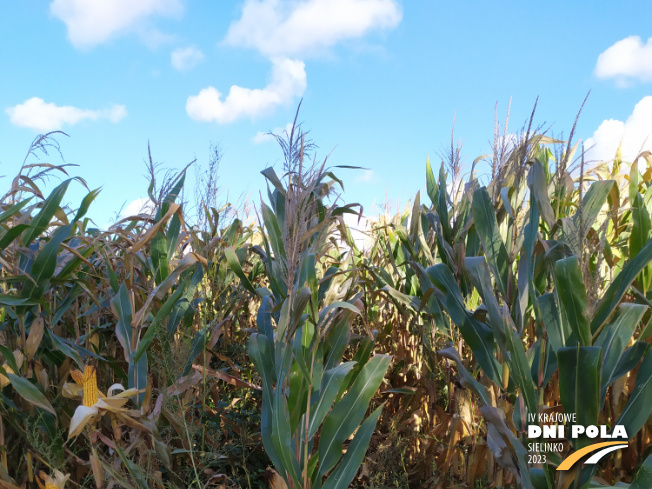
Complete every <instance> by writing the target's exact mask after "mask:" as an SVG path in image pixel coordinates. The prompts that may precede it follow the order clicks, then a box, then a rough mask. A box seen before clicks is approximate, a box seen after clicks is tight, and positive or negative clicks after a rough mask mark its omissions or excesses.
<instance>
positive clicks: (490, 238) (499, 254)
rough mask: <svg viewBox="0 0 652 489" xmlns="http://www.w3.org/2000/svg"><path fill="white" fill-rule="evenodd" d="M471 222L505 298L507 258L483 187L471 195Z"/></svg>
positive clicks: (507, 273)
mask: <svg viewBox="0 0 652 489" xmlns="http://www.w3.org/2000/svg"><path fill="white" fill-rule="evenodd" d="M471 209H472V212H473V222H474V223H475V230H476V231H477V233H478V236H479V237H480V241H481V242H482V248H483V249H484V253H485V255H486V256H487V262H488V263H489V266H491V268H492V270H493V272H494V276H495V277H496V282H497V284H498V289H499V290H500V292H501V293H502V294H503V297H504V298H505V299H506V298H507V284H508V282H509V275H510V271H509V257H508V256H507V249H506V248H505V244H504V243H503V238H502V237H501V236H500V231H499V230H498V222H497V221H496V214H495V212H494V207H493V204H492V203H491V198H490V197H489V193H488V192H487V189H486V188H485V187H481V188H479V189H478V190H476V191H475V192H474V193H473V203H472V204H471Z"/></svg>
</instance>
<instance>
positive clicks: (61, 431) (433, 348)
mask: <svg viewBox="0 0 652 489" xmlns="http://www.w3.org/2000/svg"><path fill="white" fill-rule="evenodd" d="M295 127H296V130H297V133H296V134H294V133H293V132H294V130H293V131H292V133H290V134H288V140H287V141H283V144H282V145H281V146H282V149H283V152H284V155H285V157H286V160H287V161H286V163H287V164H286V167H285V168H284V171H285V173H284V174H283V175H281V176H278V175H277V174H276V173H275V172H274V171H273V170H271V169H267V170H265V171H264V172H263V175H264V177H265V178H266V179H267V181H268V184H269V192H268V196H267V197H266V198H265V202H263V203H261V205H260V207H259V211H260V212H259V213H260V220H259V225H258V226H254V225H251V226H245V225H243V223H242V222H241V221H240V220H238V219H237V218H233V217H228V216H232V214H228V213H227V212H226V211H227V209H225V208H223V209H218V208H216V200H215V198H214V195H208V196H207V195H204V196H200V198H198V199H197V200H198V202H199V207H198V208H199V212H200V213H201V217H200V218H198V219H197V218H195V219H194V221H196V222H197V223H198V224H191V223H190V222H189V221H188V213H187V211H186V210H185V209H186V207H187V204H186V203H185V202H184V199H183V195H182V192H183V185H184V180H185V170H184V171H181V172H178V173H167V174H166V175H164V176H163V178H159V180H160V183H159V184H158V185H157V179H156V176H157V173H156V168H155V165H154V164H153V163H151V157H150V169H151V177H152V180H151V185H150V188H149V195H150V200H151V201H152V203H153V206H152V209H148V210H147V211H143V212H142V213H140V214H138V215H135V216H128V217H126V218H124V219H122V220H120V221H118V222H116V223H115V224H114V225H113V226H112V227H111V228H110V229H108V230H106V231H102V230H99V229H97V228H94V227H93V223H92V221H91V220H90V219H89V218H88V217H87V214H88V213H89V209H91V210H92V204H93V200H94V199H95V197H96V196H97V194H98V190H88V193H87V195H86V197H85V198H84V199H83V200H82V201H81V202H80V203H79V205H78V206H77V207H74V208H68V207H66V206H64V205H63V202H66V192H67V190H68V188H69V187H70V186H71V185H76V186H82V187H84V188H85V186H86V183H85V182H84V181H83V180H82V179H80V178H70V177H69V175H68V171H69V168H68V167H67V166H66V165H57V164H53V163H43V162H41V160H38V159H37V158H36V157H37V156H42V155H44V154H45V155H47V154H48V152H49V153H53V155H54V156H56V153H57V152H58V145H57V143H56V139H55V137H56V134H49V135H45V136H42V137H39V138H37V140H36V141H35V142H34V144H33V145H32V147H31V148H30V150H29V152H28V156H27V158H26V160H25V163H24V165H23V167H22V168H21V170H20V173H19V175H18V176H16V178H14V180H13V181H12V182H11V186H10V188H9V190H8V191H7V193H6V194H5V195H4V197H3V198H2V200H1V203H0V288H1V290H0V306H1V308H2V309H1V312H0V354H1V356H2V361H1V362H0V367H1V368H0V388H1V403H0V487H7V488H15V487H46V488H54V487H58V488H63V487H99V488H113V487H116V488H117V487H125V488H143V487H150V488H161V487H178V488H186V487H199V488H210V487H216V488H234V487H247V488H248V487H252V488H253V487H276V488H291V489H298V488H300V487H301V488H303V489H307V488H310V487H312V488H318V487H322V486H324V487H325V488H337V489H344V488H345V487H348V486H349V481H351V482H350V484H351V485H352V486H353V487H373V488H378V489H380V488H390V487H391V488H395V487H401V488H402V487H411V488H481V487H482V488H484V487H512V488H517V487H525V488H532V489H544V488H545V489H558V488H563V489H566V488H569V487H580V486H581V487H601V486H609V485H614V484H616V483H621V486H620V487H624V486H628V485H630V484H631V486H630V487H631V488H632V489H635V488H642V487H646V488H649V487H652V482H650V478H651V477H652V475H651V474H652V468H651V467H650V465H652V462H651V461H652V458H648V456H649V454H650V453H649V452H650V448H649V445H650V437H651V435H652V431H651V430H652V422H651V419H650V411H651V410H652V353H649V349H650V348H649V344H650V333H652V327H649V326H648V325H649V324H650V319H651V318H652V312H651V311H650V308H649V306H650V305H652V304H651V303H650V299H652V265H651V264H650V263H651V262H652V241H651V240H650V238H651V237H652V236H651V233H652V224H651V219H650V213H651V212H652V203H651V201H652V190H650V185H652V156H651V155H650V153H649V152H645V153H643V154H641V156H640V157H639V158H637V160H636V161H634V162H622V161H621V160H620V157H619V156H618V155H616V158H615V159H614V160H613V161H611V162H606V163H601V164H600V165H597V166H593V167H592V168H591V169H590V170H589V169H588V165H586V168H585V165H584V162H583V159H582V155H581V153H582V151H581V148H578V147H577V146H574V147H573V146H572V143H571V141H567V142H562V141H560V140H556V139H553V138H550V137H548V136H546V135H545V134H544V133H543V131H541V130H540V128H534V127H533V125H532V123H531V122H530V123H528V124H527V125H526V127H525V128H524V130H523V131H522V132H521V133H520V136H519V137H518V138H516V139H509V140H508V139H507V138H506V136H505V135H504V134H503V135H501V134H500V132H499V131H497V133H496V137H495V143H494V146H495V148H494V152H493V155H492V156H490V157H488V158H489V160H488V163H489V165H488V167H489V168H490V170H491V171H490V173H491V175H490V176H489V178H491V179H490V180H487V177H486V176H485V175H484V174H482V173H481V172H480V170H479V168H481V167H482V161H481V160H480V159H479V160H477V161H476V162H474V163H473V165H472V170H471V172H470V173H469V174H466V175H463V174H462V169H463V168H464V166H463V165H462V162H461V160H460V151H459V147H456V146H454V145H453V144H452V145H451V148H450V152H447V154H446V155H445V156H444V161H443V162H442V165H441V169H440V171H439V175H438V176H437V177H435V175H434V173H433V171H432V167H431V165H430V163H428V164H427V168H426V170H427V171H426V185H427V198H428V201H429V202H428V203H425V202H422V199H421V196H420V195H419V194H417V195H416V197H415V198H414V200H413V202H412V204H411V205H410V206H408V207H407V208H406V209H405V211H403V212H399V213H396V214H394V215H392V214H391V213H389V212H388V213H386V215H384V216H380V217H379V218H378V219H377V220H375V221H373V222H371V221H369V222H368V228H367V230H366V232H367V233H368V235H369V236H368V238H369V239H368V240H367V241H368V242H369V243H370V244H369V246H368V247H366V248H365V249H360V248H358V245H357V244H356V242H355V240H354V239H353V237H352V234H351V231H350V229H348V228H347V226H346V224H345V222H344V220H343V218H342V217H343V215H344V214H346V213H356V212H358V210H357V207H356V206H354V205H343V204H342V203H341V202H340V201H339V200H338V199H339V196H338V195H337V194H336V193H335V188H336V187H337V186H339V185H341V182H340V181H339V180H338V178H337V177H336V176H335V175H334V174H333V173H332V172H331V171H330V170H329V169H328V168H327V167H326V166H325V165H320V164H319V165H318V164H315V163H313V164H308V163H307V159H306V163H304V158H308V154H307V153H308V152H309V150H310V149H312V145H311V144H310V143H309V142H307V141H306V140H305V137H304V135H303V134H302V132H301V131H300V128H299V127H298V126H295ZM497 127H498V126H497ZM571 139H572V138H571ZM556 148H564V149H561V150H558V151H557V150H556ZM577 162H579V163H577ZM574 163H576V164H575V166H576V167H578V168H574ZM55 176H56V177H59V180H58V181H56V183H55V179H53V178H52V177H55ZM46 188H48V189H50V190H49V191H48V192H46V191H45V189H46ZM207 188H211V189H215V188H216V187H215V185H214V183H210V182H209V185H208V186H207ZM424 200H425V199H424ZM250 354H251V356H252V358H251V359H250ZM390 356H391V364H389V358H390ZM254 364H255V365H254ZM388 364H389V369H388V370H387V371H386V372H385V368H386V367H387V365H388ZM270 366H271V367H270ZM381 367H382V368H381ZM372 370H373V374H372V373H371V372H372ZM383 374H385V375H384V377H383ZM580 374H581V376H582V379H585V380H582V382H577V383H575V384H573V382H572V381H571V380H569V379H574V378H575V379H577V378H579V377H578V375H580ZM358 379H363V380H360V381H358ZM365 379H367V380H368V382H367V383H366V384H365V382H364V381H365ZM330 382H333V384H329V383H330ZM363 384H365V387H364V388H363ZM329 385H330V390H329ZM378 385H380V388H379V389H378V388H377V386H378ZM351 393H357V394H356V396H357V398H356V399H357V402H353V401H352V396H351V395H348V394H351ZM372 394H373V396H372ZM596 399H597V401H596ZM324 403H325V404H324ZM331 405H332V408H331ZM562 411H566V412H577V413H578V416H579V417H580V418H581V421H582V422H583V423H585V424H607V425H609V426H613V425H614V424H624V425H626V426H627V428H628V433H629V434H630V436H631V441H630V443H629V447H628V448H627V449H626V450H622V451H620V452H616V455H614V456H611V457H608V458H606V459H605V460H604V461H603V462H601V464H600V465H598V466H597V467H589V466H587V467H588V468H584V469H583V470H582V471H572V472H556V471H555V470H554V469H555V467H556V464H557V463H558V462H559V460H560V457H558V456H557V457H555V455H554V454H548V460H549V463H548V464H546V465H543V466H541V465H539V466H536V465H531V464H528V463H527V460H526V458H525V457H526V455H527V453H526V448H525V446H526V445H525V443H526V442H527V441H526V438H525V432H526V429H527V427H526V425H527V423H526V415H527V413H550V412H562ZM577 443H581V442H577ZM564 444H565V445H564V446H565V451H564V454H563V455H567V454H568V453H571V452H572V451H573V450H574V449H576V448H577V446H573V444H572V443H571V442H570V441H564ZM333 447H334V448H333ZM367 447H368V449H367ZM643 461H645V463H643ZM581 478H583V481H584V482H585V483H584V485H581V484H580V479H581Z"/></svg>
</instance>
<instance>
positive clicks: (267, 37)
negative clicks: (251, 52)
mask: <svg viewBox="0 0 652 489" xmlns="http://www.w3.org/2000/svg"><path fill="white" fill-rule="evenodd" d="M401 18H402V11H401V8H400V6H399V5H398V3H397V2H396V1H395V0H302V1H297V0H290V1H288V0H246V2H245V5H244V8H243V10H242V17H241V18H240V19H239V20H238V21H236V22H234V23H233V24H231V26H230V27H229V30H228V32H227V34H226V38H225V40H224V41H225V43H226V44H229V45H233V46H242V47H252V48H255V49H257V50H258V51H260V52H261V53H262V54H264V55H266V56H269V57H273V56H285V57H305V56H311V55H315V54H319V53H321V52H323V51H324V50H325V49H327V48H329V47H332V46H334V45H335V44H336V43H338V42H340V41H343V40H347V39H355V38H358V37H362V36H364V35H365V34H367V33H368V32H369V31H371V30H373V29H391V28H394V27H396V26H397V25H398V24H399V22H400V21H401Z"/></svg>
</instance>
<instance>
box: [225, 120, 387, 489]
mask: <svg viewBox="0 0 652 489" xmlns="http://www.w3.org/2000/svg"><path fill="white" fill-rule="evenodd" d="M295 131H296V134H295ZM281 142H282V143H283V144H282V147H283V149H284V152H285V156H286V166H285V170H286V175H285V178H284V180H285V184H283V183H282V181H281V179H280V178H279V177H278V176H277V174H276V172H275V171H274V170H273V169H272V168H268V169H266V170H264V171H263V172H262V173H263V175H264V176H265V177H266V178H267V180H268V182H269V184H270V185H271V187H272V189H273V190H270V191H269V202H270V206H268V205H266V204H265V203H261V211H262V220H263V223H264V228H265V234H264V236H263V240H264V250H263V249H259V250H257V252H258V253H259V254H260V256H261V257H262V261H263V263H264V265H265V270H266V275H267V278H268V282H269V289H268V288H258V289H253V287H252V286H251V285H248V286H247V288H248V289H249V290H250V291H251V292H252V293H255V294H256V295H257V296H258V297H260V300H261V305H260V308H259V310H258V315H257V321H256V323H257V328H258V332H257V333H255V334H253V335H252V337H251V340H250V344H249V355H250V356H251V358H252V360H253V362H254V364H255V366H256V369H257V370H258V373H259V375H260V376H261V379H262V384H263V385H262V387H263V401H262V414H261V432H262V438H263V444H264V446H265V450H266V452H267V454H268V455H269V457H270V459H271V460H272V462H273V464H274V466H275V467H276V469H277V470H278V472H279V473H280V474H281V476H282V477H283V478H284V479H285V480H286V481H287V483H288V485H289V487H291V488H297V489H298V488H306V489H307V488H321V487H324V488H328V489H335V488H342V489H343V488H346V487H348V486H349V484H350V482H351V481H352V480H353V478H354V476H355V474H356V472H357V470H358V468H359V466H360V465H361V463H362V460H363V457H364V455H365V452H366V450H367V447H368V445H369V440H370V438H371V435H372V433H373V432H374V429H375V426H376V422H377V421H378V418H379V416H380V414H381V410H382V407H378V408H377V409H375V410H374V411H373V412H372V414H370V415H369V416H368V417H367V418H366V419H364V418H365V412H366V411H367V407H368V406H369V403H370V401H371V398H372V396H373V395H374V393H375V392H376V390H377V389H378V387H379V386H380V384H381V382H382V380H383V377H384V375H385V371H386V370H387V368H388V366H389V363H390V357H389V356H387V355H375V356H373V357H371V356H370V354H371V351H372V347H373V339H371V338H368V339H367V340H366V341H363V342H362V345H361V347H360V348H359V349H358V351H357V353H356V354H355V355H354V356H353V359H352V360H350V361H342V359H343V356H344V354H345V352H346V351H347V349H348V348H349V346H350V344H351V326H352V322H353V321H354V319H355V317H356V316H357V315H359V314H360V309H361V303H360V301H359V297H358V296H359V294H356V284H355V282H353V281H351V280H350V279H349V280H342V279H341V274H342V273H345V271H344V270H340V269H338V268H337V266H330V267H326V265H325V263H326V262H327V260H328V259H329V252H328V251H329V250H328V248H329V247H330V246H332V244H331V243H330V240H331V239H332V238H333V236H334V235H333V230H332V229H333V227H335V226H336V225H337V224H338V217H339V216H341V215H342V213H344V212H352V207H353V206H351V205H349V206H341V207H338V206H336V205H334V204H331V205H327V204H326V199H327V198H328V196H329V194H331V193H332V191H333V190H332V186H333V185H334V184H336V183H338V182H339V181H338V180H337V178H336V177H335V176H334V175H333V174H332V173H331V172H329V171H328V170H325V169H324V165H321V166H316V165H314V164H313V165H312V166H306V167H305V168H304V166H303V165H304V158H305V157H306V150H307V144H306V141H305V136H304V135H303V134H302V133H301V131H300V129H297V128H296V126H295V128H293V129H292V131H291V132H290V134H288V141H287V142H284V141H281ZM340 224H341V223H340ZM231 265H232V268H234V270H236V271H238V273H239V274H240V275H241V278H242V279H243V280H244V279H246V277H244V275H242V274H241V272H240V270H239V268H240V264H239V261H238V260H237V257H235V256H234V255H231ZM324 268H325V271H323V272H322V270H324ZM338 278H339V280H338ZM270 289H271V290H270ZM363 420H364V421H363ZM354 432H355V436H354V437H353V440H352V441H351V442H350V444H349V445H348V447H347V450H346V453H345V454H344V455H342V448H343V445H344V444H345V442H346V440H347V439H348V438H349V437H350V436H351V435H352V434H353V433H354Z"/></svg>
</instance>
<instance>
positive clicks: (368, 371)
mask: <svg viewBox="0 0 652 489" xmlns="http://www.w3.org/2000/svg"><path fill="white" fill-rule="evenodd" d="M390 361H391V357H390V356H388V355H376V356H374V357H373V358H372V359H370V360H369V361H368V362H367V364H366V365H365V366H364V367H363V368H362V369H361V370H360V373H359V374H358V377H357V378H356V379H355V382H354V383H353V385H352V386H351V389H350V390H349V392H348V393H347V394H346V395H345V396H344V397H343V398H342V399H341V400H340V401H338V402H337V404H335V406H334V407H333V410H332V411H331V412H330V413H329V415H328V416H327V417H326V419H325V420H324V425H323V428H322V431H321V437H320V440H319V460H320V465H319V475H320V476H322V475H324V474H326V473H327V472H328V471H330V470H331V469H332V468H333V467H335V465H336V464H337V462H338V461H339V460H340V458H341V457H342V445H343V443H344V441H345V440H346V439H347V438H348V437H349V436H350V435H351V433H353V431H354V430H355V429H356V428H357V427H358V426H359V424H360V422H361V421H362V418H363V417H364V413H365V411H366V410H367V406H368V405H369V401H371V397H372V396H373V395H374V394H375V393H376V391H377V390H378V387H379V386H380V384H381V382H382V381H383V377H384V376H385V372H386V371H387V367H389V363H390Z"/></svg>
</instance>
